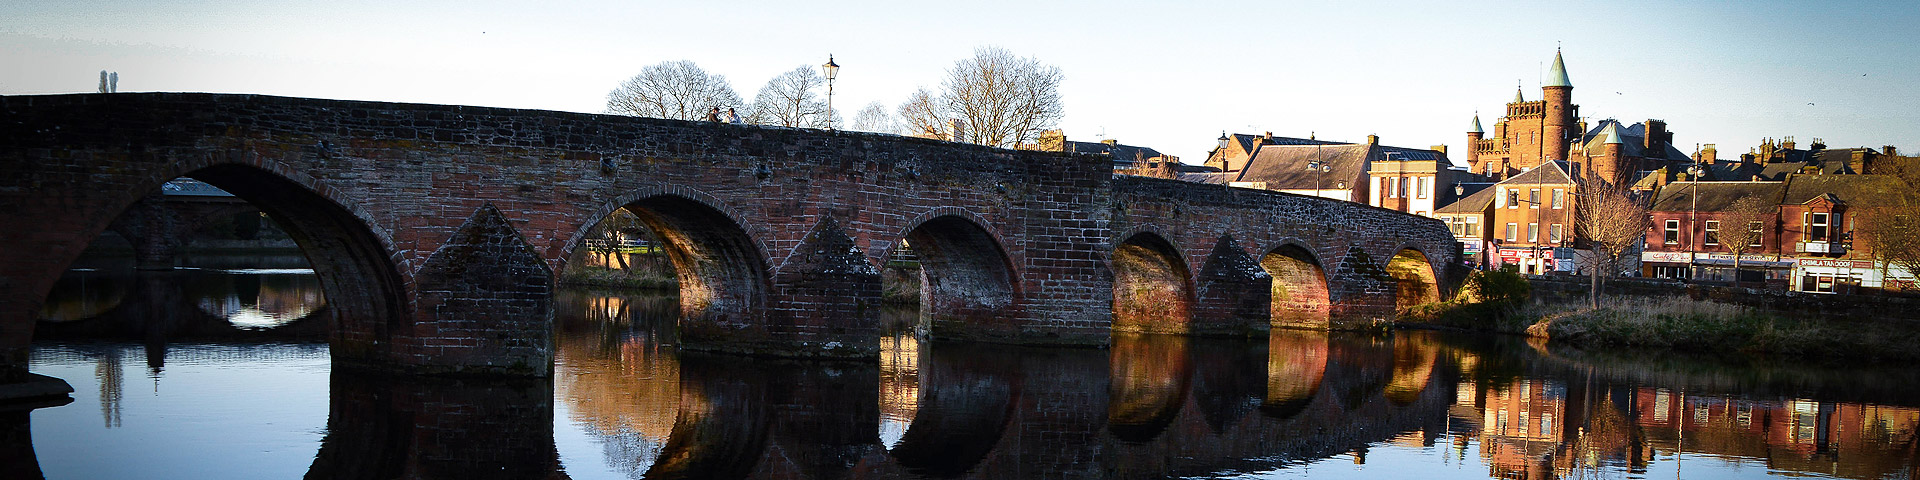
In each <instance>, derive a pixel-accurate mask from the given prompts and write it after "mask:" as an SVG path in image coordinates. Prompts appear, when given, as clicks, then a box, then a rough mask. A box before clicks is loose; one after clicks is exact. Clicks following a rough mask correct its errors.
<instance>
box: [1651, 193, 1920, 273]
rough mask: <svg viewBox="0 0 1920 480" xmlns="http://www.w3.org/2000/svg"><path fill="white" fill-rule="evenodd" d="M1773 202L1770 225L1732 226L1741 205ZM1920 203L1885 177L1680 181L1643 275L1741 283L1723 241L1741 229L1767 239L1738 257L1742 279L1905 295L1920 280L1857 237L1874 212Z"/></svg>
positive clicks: (1666, 200)
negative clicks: (1878, 257) (1749, 201)
mask: <svg viewBox="0 0 1920 480" xmlns="http://www.w3.org/2000/svg"><path fill="white" fill-rule="evenodd" d="M1746 197H1755V198H1761V199H1764V200H1765V204H1766V205H1767V208H1766V211H1765V215H1764V217H1763V218H1762V219H1761V220H1759V221H1757V222H1755V221H1747V222H1745V223H1747V224H1746V225H1734V224H1732V223H1741V222H1729V221H1727V218H1728V217H1730V216H1733V215H1735V214H1736V212H1735V211H1734V209H1733V208H1732V206H1733V205H1734V204H1735V202H1738V201H1739V200H1740V199H1741V198H1746ZM1915 204H1920V196H1916V194H1915V192H1914V191H1913V189H1912V187H1910V186H1908V185H1907V184H1906V182H1904V181H1901V180H1900V179H1899V178H1896V177H1892V176H1887V175H1845V174H1836V175H1817V174H1788V175H1786V176H1785V180H1783V181H1777V182H1776V181H1741V182H1711V181H1702V182H1690V181H1689V182H1673V183H1670V184H1667V185H1666V186H1664V187H1662V188H1661V189H1660V192H1659V193H1658V195H1657V196H1656V198H1655V200H1654V204H1653V207H1652V209H1651V210H1652V211H1651V217H1652V220H1653V222H1652V225H1651V227H1650V228H1649V230H1648V232H1647V240H1646V245H1647V247H1646V250H1645V251H1644V252H1643V253H1642V255H1641V261H1642V268H1643V273H1644V274H1645V275H1647V276H1650V277H1665V278H1685V279H1693V280H1707V281H1725V282H1731V281H1734V253H1733V252H1734V251H1735V250H1740V249H1739V248H1736V246H1734V245H1729V244H1728V243H1727V242H1723V241H1721V239H1722V238H1723V237H1725V236H1727V235H1729V234H1730V233H1731V232H1733V231H1734V229H1746V230H1757V231H1759V232H1760V233H1761V235H1760V238H1759V239H1757V240H1755V241H1754V242H1752V243H1751V244H1750V245H1748V246H1747V248H1746V249H1745V251H1743V252H1741V255H1740V277H1739V279H1740V281H1742V282H1765V284H1766V285H1767V286H1769V287H1771V288H1779V289H1789V290H1796V291H1803V292H1818V293H1845V292H1848V291H1851V290H1852V289H1854V288H1859V287H1867V288H1907V287H1910V286H1911V285H1912V284H1913V281H1914V275H1913V273H1912V272H1906V271H1904V270H1902V269H1899V268H1897V267H1887V266H1886V265H1885V264H1884V263H1882V262H1878V261H1876V259H1875V258H1874V255H1873V252H1872V251H1871V249H1870V248H1868V246H1867V242H1856V241H1855V238H1854V235H1853V234H1854V232H1855V230H1856V229H1858V228H1859V227H1860V223H1861V222H1862V219H1863V217H1864V215H1863V214H1864V213H1865V212H1867V211H1869V210H1871V209H1875V208H1892V207H1906V206H1912V205H1915Z"/></svg>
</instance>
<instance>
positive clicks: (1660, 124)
mask: <svg viewBox="0 0 1920 480" xmlns="http://www.w3.org/2000/svg"><path fill="white" fill-rule="evenodd" d="M1646 126H1647V132H1646V133H1647V136H1646V137H1643V138H1642V139H1641V142H1640V147H1641V148H1645V149H1648V150H1657V149H1658V147H1659V146H1660V145H1665V144H1666V141H1667V140H1668V139H1669V138H1668V136H1667V122H1665V121H1662V120H1655V119H1651V118H1649V119H1647V123H1646Z"/></svg>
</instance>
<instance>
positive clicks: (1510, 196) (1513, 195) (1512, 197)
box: [1507, 188, 1520, 208]
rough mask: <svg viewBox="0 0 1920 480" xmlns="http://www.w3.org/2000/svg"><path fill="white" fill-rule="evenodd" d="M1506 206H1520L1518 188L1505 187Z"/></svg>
mask: <svg viewBox="0 0 1920 480" xmlns="http://www.w3.org/2000/svg"><path fill="white" fill-rule="evenodd" d="M1507 208H1520V189H1518V188H1509V189H1507Z"/></svg>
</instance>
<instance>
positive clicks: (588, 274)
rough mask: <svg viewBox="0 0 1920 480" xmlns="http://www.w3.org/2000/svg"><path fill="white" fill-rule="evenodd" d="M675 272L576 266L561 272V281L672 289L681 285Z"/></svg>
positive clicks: (593, 284)
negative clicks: (674, 274)
mask: <svg viewBox="0 0 1920 480" xmlns="http://www.w3.org/2000/svg"><path fill="white" fill-rule="evenodd" d="M672 273H673V272H672V271H668V272H666V273H660V272H654V271H651V270H645V269H633V270H620V269H614V268H605V267H575V268H569V269H567V271H566V273H562V274H560V283H563V284H567V285H587V286H595V287H618V288H647V289H662V290H672V289H676V288H679V287H680V282H679V280H677V279H675V278H673V274H672Z"/></svg>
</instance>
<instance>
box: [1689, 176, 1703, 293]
mask: <svg viewBox="0 0 1920 480" xmlns="http://www.w3.org/2000/svg"><path fill="white" fill-rule="evenodd" d="M1706 170H1707V169H1706V168H1704V167H1701V166H1700V164H1699V163H1694V164H1693V165H1688V166H1687V183H1688V185H1687V186H1690V187H1693V194H1692V195H1688V197H1689V200H1692V201H1693V207H1692V208H1691V209H1689V210H1687V243H1688V245H1686V247H1687V278H1690V279H1693V280H1699V279H1700V272H1699V271H1698V270H1699V268H1697V267H1694V264H1695V263H1696V261H1697V260H1698V258H1696V257H1698V256H1699V253H1700V252H1699V250H1700V249H1699V248H1697V247H1696V246H1695V245H1693V244H1694V243H1697V242H1699V241H1700V240H1699V236H1698V234H1696V233H1694V232H1695V230H1694V229H1695V228H1696V227H1697V225H1695V223H1696V222H1697V221H1698V220H1696V218H1695V217H1698V216H1699V215H1700V175H1701V174H1703V173H1706Z"/></svg>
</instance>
